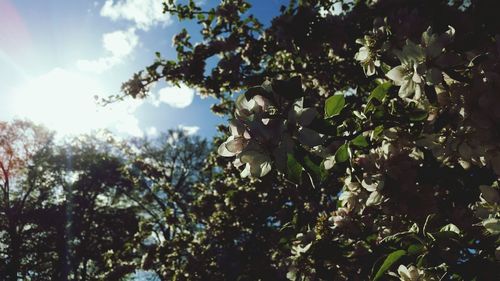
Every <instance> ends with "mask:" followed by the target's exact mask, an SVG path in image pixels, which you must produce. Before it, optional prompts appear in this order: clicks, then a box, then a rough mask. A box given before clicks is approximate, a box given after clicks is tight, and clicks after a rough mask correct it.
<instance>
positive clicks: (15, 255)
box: [6, 218, 21, 281]
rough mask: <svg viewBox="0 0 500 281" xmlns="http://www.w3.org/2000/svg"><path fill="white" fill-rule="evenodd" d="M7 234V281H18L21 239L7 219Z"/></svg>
mask: <svg viewBox="0 0 500 281" xmlns="http://www.w3.org/2000/svg"><path fill="white" fill-rule="evenodd" d="M8 234H9V238H10V241H9V242H10V243H9V249H8V256H9V258H8V259H9V261H8V262H7V272H6V273H7V280H8V281H18V273H19V268H20V266H21V237H20V235H19V233H18V232H17V227H16V223H15V221H14V220H13V219H11V218H9V229H8Z"/></svg>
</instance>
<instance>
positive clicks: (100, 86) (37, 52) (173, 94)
mask: <svg viewBox="0 0 500 281" xmlns="http://www.w3.org/2000/svg"><path fill="white" fill-rule="evenodd" d="M198 2H199V3H201V4H202V6H205V7H208V6H210V5H214V3H216V2H217V1H214V0H204V1H202V0H199V1H198ZM253 2H254V3H253V6H254V7H253V8H252V10H251V12H252V13H254V14H256V15H257V16H258V17H259V18H261V19H262V20H263V22H264V23H266V21H267V22H269V20H270V19H271V17H272V15H275V14H276V13H277V12H278V10H279V7H280V5H281V4H283V2H286V1H279V0H256V1H253ZM182 27H187V28H188V31H189V30H194V29H195V27H194V25H193V24H187V25H186V23H179V22H177V21H176V18H175V17H171V16H170V15H168V14H163V13H162V4H161V0H100V1H89V0H44V1H35V0H0V77H2V79H1V81H2V82H1V83H0V120H2V121H8V120H12V119H14V118H20V119H29V120H32V121H34V122H36V123H40V124H43V125H45V126H47V127H48V128H49V129H51V130H54V131H55V132H56V133H57V135H58V136H67V135H75V134H81V133H89V132H91V131H93V130H97V129H109V130H111V131H112V132H114V133H116V134H117V135H121V136H150V137H154V136H156V135H158V134H159V133H160V132H162V131H166V130H167V129H171V128H183V129H185V130H186V131H187V132H189V133H193V134H199V135H201V136H203V137H211V136H213V135H214V134H215V133H216V129H215V126H216V125H217V124H220V123H224V122H225V119H224V118H221V117H218V116H216V115H214V114H213V113H211V112H210V106H211V105H212V104H214V103H215V102H216V101H215V100H214V99H211V98H206V99H202V98H200V97H199V96H198V95H197V93H196V91H194V90H193V89H190V88H188V87H186V86H181V87H180V88H178V87H174V86H172V85H170V84H169V83H168V82H161V83H158V84H157V85H156V86H155V88H153V89H152V90H151V93H150V94H149V97H148V98H147V99H144V100H134V99H127V100H125V101H122V102H117V103H114V104H111V105H108V106H106V107H102V106H99V105H97V104H96V102H95V96H96V95H97V96H99V97H106V96H108V95H111V94H117V93H119V91H120V86H121V84H122V83H123V82H124V81H126V80H128V78H130V77H131V76H132V74H133V73H134V72H137V71H139V70H141V69H142V68H144V67H145V66H147V65H149V64H150V63H151V62H153V60H154V58H155V52H156V51H159V52H161V54H162V55H163V56H164V57H166V58H174V57H175V50H174V49H173V48H172V37H173V36H174V35H175V34H176V33H177V32H179V31H180V30H181V28H182Z"/></svg>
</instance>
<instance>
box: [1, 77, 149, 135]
mask: <svg viewBox="0 0 500 281" xmlns="http://www.w3.org/2000/svg"><path fill="white" fill-rule="evenodd" d="M103 89H104V87H103V85H101V84H100V83H99V82H98V81H97V80H96V79H92V78H91V77H88V76H85V75H84V74H81V73H79V72H72V71H69V70H65V69H62V68H56V69H54V70H52V71H50V72H48V73H46V74H44V75H41V76H38V77H35V78H31V79H28V80H27V81H26V82H25V83H24V84H23V85H21V86H19V87H17V88H16V89H15V90H14V91H13V93H12V94H11V95H10V101H9V102H8V105H7V107H8V110H9V111H10V112H11V113H12V115H13V116H14V117H15V118H22V119H29V120H31V121H34V122H36V123H41V124H43V125H45V126H47V127H48V128H50V129H51V130H54V131H55V132H56V133H58V134H60V135H77V134H82V133H89V132H92V131H93V130H97V129H116V130H117V131H125V132H126V133H128V134H131V135H140V134H141V131H140V129H139V128H138V122H137V119H136V118H135V117H134V116H133V113H134V111H135V108H136V107H137V104H131V103H119V104H116V105H111V106H109V107H102V106H100V105H98V104H97V103H96V101H95V98H94V96H95V95H97V94H103V92H104V90H103Z"/></svg>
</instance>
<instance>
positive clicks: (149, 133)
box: [146, 127, 158, 137]
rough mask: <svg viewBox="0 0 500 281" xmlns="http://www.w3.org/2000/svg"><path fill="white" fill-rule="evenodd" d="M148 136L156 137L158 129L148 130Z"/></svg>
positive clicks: (151, 128) (150, 128)
mask: <svg viewBox="0 0 500 281" xmlns="http://www.w3.org/2000/svg"><path fill="white" fill-rule="evenodd" d="M146 135H148V136H151V137H155V136H157V135H158V129H156V127H149V128H148V129H147V130H146Z"/></svg>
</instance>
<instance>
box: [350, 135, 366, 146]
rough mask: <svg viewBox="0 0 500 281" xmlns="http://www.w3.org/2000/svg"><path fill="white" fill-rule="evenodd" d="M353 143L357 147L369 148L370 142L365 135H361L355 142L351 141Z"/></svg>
mask: <svg viewBox="0 0 500 281" xmlns="http://www.w3.org/2000/svg"><path fill="white" fill-rule="evenodd" d="M351 143H352V144H353V145H355V146H357V147H367V146H368V141H367V140H366V138H365V137H364V136H363V135H359V136H357V137H355V138H354V139H353V140H351Z"/></svg>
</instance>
